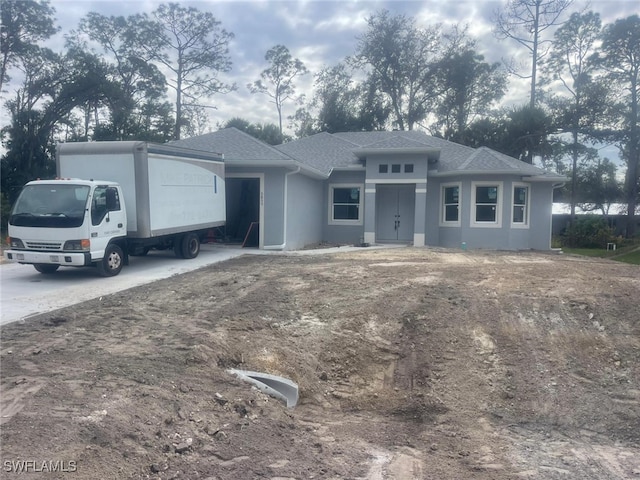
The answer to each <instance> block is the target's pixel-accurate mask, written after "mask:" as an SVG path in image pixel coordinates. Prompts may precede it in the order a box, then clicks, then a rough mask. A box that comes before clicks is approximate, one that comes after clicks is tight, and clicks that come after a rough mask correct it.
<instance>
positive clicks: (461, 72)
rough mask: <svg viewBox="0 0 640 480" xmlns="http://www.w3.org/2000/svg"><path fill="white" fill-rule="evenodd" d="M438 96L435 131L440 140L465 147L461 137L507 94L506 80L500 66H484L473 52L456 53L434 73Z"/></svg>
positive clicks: (482, 58) (444, 61) (478, 56)
mask: <svg viewBox="0 0 640 480" xmlns="http://www.w3.org/2000/svg"><path fill="white" fill-rule="evenodd" d="M437 77H438V81H439V83H440V90H441V92H442V93H441V94H440V96H439V98H438V100H437V107H436V110H435V112H436V116H437V120H436V122H435V125H434V127H435V128H436V129H437V130H438V131H439V133H440V134H441V135H442V137H443V138H445V139H447V140H451V141H454V142H458V143H464V142H465V138H464V134H465V131H466V130H467V128H468V127H469V125H470V124H471V123H472V122H473V121H474V120H475V119H476V118H478V117H483V116H486V115H487V114H488V113H489V110H490V108H491V106H492V105H493V104H494V103H495V102H496V101H498V100H500V99H501V98H502V97H503V96H504V94H505V91H506V86H507V83H506V76H505V74H504V72H503V71H501V70H500V64H498V63H494V64H489V63H486V62H484V57H483V56H482V55H479V54H478V53H476V52H475V51H474V50H472V49H467V50H464V51H461V52H456V53H454V54H453V55H451V56H450V57H448V58H445V59H443V60H442V61H441V62H440V64H439V69H438V73H437Z"/></svg>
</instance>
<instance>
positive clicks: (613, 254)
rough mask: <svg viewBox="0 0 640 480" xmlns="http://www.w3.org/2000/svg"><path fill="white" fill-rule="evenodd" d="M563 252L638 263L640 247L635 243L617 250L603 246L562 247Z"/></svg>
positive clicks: (639, 263)
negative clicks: (606, 248)
mask: <svg viewBox="0 0 640 480" xmlns="http://www.w3.org/2000/svg"><path fill="white" fill-rule="evenodd" d="M562 251H563V252H565V253H571V254H574V255H584V256H585V257H596V258H609V259H611V260H615V261H617V262H624V263H630V264H633V265H640V248H639V247H638V246H637V245H631V246H628V247H623V248H619V249H617V250H605V249H603V248H569V247H562Z"/></svg>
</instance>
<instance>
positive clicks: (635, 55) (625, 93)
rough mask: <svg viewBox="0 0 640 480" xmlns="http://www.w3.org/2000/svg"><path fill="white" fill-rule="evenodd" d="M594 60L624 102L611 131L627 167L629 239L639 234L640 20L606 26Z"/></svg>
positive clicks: (620, 104) (626, 191)
mask: <svg viewBox="0 0 640 480" xmlns="http://www.w3.org/2000/svg"><path fill="white" fill-rule="evenodd" d="M595 58H596V61H597V62H598V63H599V65H601V66H602V67H603V68H604V69H606V71H607V77H608V79H609V80H610V81H611V82H613V83H614V85H616V86H617V87H618V88H619V89H620V94H621V99H620V100H621V101H620V102H619V103H618V104H617V107H618V113H619V115H618V116H617V118H619V119H620V121H621V122H620V124H619V126H618V128H617V129H616V130H615V131H613V132H611V134H610V138H612V139H613V140H614V141H616V142H617V143H618V145H619V146H620V149H621V152H622V157H623V159H624V160H625V162H626V164H627V172H626V176H625V199H626V203H627V215H628V220H627V236H628V237H633V236H634V235H635V233H636V229H635V213H636V212H635V211H636V208H637V205H638V201H639V199H638V196H639V186H638V183H639V181H640V178H639V177H640V125H639V123H638V122H639V120H640V119H639V118H638V115H639V109H640V106H639V105H638V101H639V99H640V17H639V16H638V15H632V16H630V17H627V18H624V19H620V20H616V21H615V22H614V23H613V24H609V25H607V26H605V28H604V31H603V35H602V47H601V50H600V52H599V54H597V56H596V57H595Z"/></svg>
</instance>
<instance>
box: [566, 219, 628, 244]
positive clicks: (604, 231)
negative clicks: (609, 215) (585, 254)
mask: <svg viewBox="0 0 640 480" xmlns="http://www.w3.org/2000/svg"><path fill="white" fill-rule="evenodd" d="M609 242H616V237H615V235H614V234H613V229H612V228H610V227H609V225H607V221H606V220H605V219H604V218H603V217H601V216H599V215H581V216H580V217H578V218H576V219H575V220H574V222H573V223H572V224H571V225H569V227H567V229H566V231H565V233H564V235H563V245H565V246H570V247H576V248H606V247H607V243H609Z"/></svg>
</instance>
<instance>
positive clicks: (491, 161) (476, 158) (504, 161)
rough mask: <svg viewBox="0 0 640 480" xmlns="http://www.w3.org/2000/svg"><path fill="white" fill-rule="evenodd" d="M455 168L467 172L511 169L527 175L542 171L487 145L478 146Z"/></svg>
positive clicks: (537, 173)
mask: <svg viewBox="0 0 640 480" xmlns="http://www.w3.org/2000/svg"><path fill="white" fill-rule="evenodd" d="M456 170H459V171H467V172H488V171H506V172H509V171H513V172H514V173H522V174H528V175H539V174H541V173H542V172H543V171H542V170H541V169H539V168H538V167H535V166H533V165H530V164H528V163H525V162H521V161H520V160H516V159H515V158H512V157H509V156H508V155H504V154H502V153H500V152H496V151H495V150H491V149H490V148H487V147H480V148H478V149H477V150H476V151H475V152H473V154H472V155H471V156H470V157H468V158H467V159H466V160H465V161H464V162H463V163H462V164H461V165H459V166H458V167H457V168H456Z"/></svg>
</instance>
